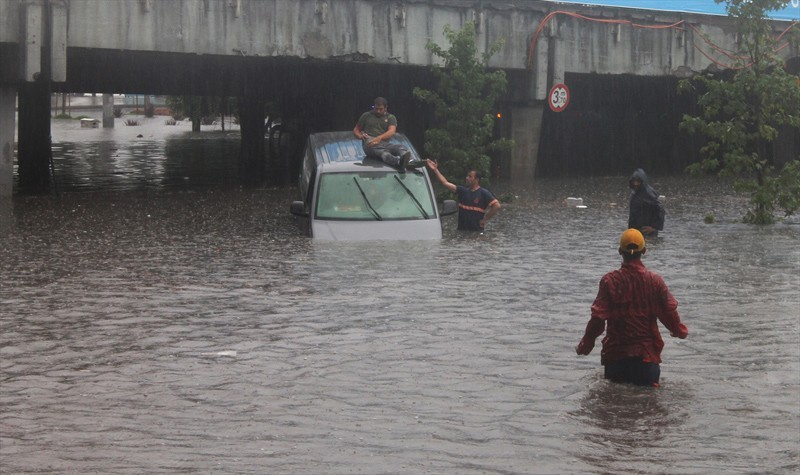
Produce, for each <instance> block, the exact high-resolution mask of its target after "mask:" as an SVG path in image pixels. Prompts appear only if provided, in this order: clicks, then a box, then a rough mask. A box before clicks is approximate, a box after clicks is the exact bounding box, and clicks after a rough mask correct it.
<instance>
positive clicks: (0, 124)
mask: <svg viewBox="0 0 800 475" xmlns="http://www.w3.org/2000/svg"><path fill="white" fill-rule="evenodd" d="M16 99H17V90H16V89H15V88H13V87H10V86H0V200H2V199H3V198H7V197H10V196H11V195H12V194H13V193H14V140H15V139H16V137H14V123H15V121H16V119H15V118H14V114H15V107H16Z"/></svg>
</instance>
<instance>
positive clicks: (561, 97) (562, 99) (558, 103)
mask: <svg viewBox="0 0 800 475" xmlns="http://www.w3.org/2000/svg"><path fill="white" fill-rule="evenodd" d="M547 103H548V104H550V109H552V111H553V112H561V111H563V110H564V109H566V108H567V104H569V88H568V87H567V85H566V84H556V85H555V86H553V87H552V89H550V97H549V98H548V100H547Z"/></svg>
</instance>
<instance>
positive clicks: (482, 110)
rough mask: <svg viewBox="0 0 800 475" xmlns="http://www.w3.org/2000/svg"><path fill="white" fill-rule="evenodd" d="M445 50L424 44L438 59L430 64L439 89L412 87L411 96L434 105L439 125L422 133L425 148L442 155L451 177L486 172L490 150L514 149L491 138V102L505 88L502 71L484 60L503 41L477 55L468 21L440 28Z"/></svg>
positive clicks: (493, 107) (507, 142) (493, 110)
mask: <svg viewBox="0 0 800 475" xmlns="http://www.w3.org/2000/svg"><path fill="white" fill-rule="evenodd" d="M444 35H445V37H446V38H447V41H448V42H449V43H450V48H449V49H448V50H445V49H443V48H442V47H440V46H439V45H437V44H434V43H432V42H428V44H427V48H428V50H429V51H431V52H432V53H433V54H434V55H435V56H438V57H439V58H441V59H442V63H443V64H442V65H441V66H438V65H435V66H433V67H432V68H431V70H432V72H433V75H434V77H435V78H436V80H437V81H438V91H430V90H426V89H421V88H419V87H415V88H414V96H415V97H417V98H418V99H419V100H420V101H422V102H423V103H427V104H430V105H432V106H433V108H434V115H435V117H436V119H437V123H438V124H437V125H439V127H438V128H431V129H428V130H427V131H425V152H426V154H428V155H429V156H432V157H434V158H439V159H441V167H442V170H443V171H444V172H445V174H449V175H450V176H466V174H467V172H468V171H469V170H472V169H474V170H477V171H478V172H480V173H481V174H482V176H484V177H489V176H490V164H491V160H490V158H489V156H488V153H489V152H492V151H504V150H509V149H510V148H511V147H513V145H514V143H513V141H511V140H508V139H497V140H494V139H493V136H494V126H495V113H496V103H497V100H498V98H500V97H501V96H502V95H503V94H505V92H506V89H507V87H508V81H507V80H506V75H505V71H502V70H497V71H489V70H488V62H489V59H490V58H491V57H492V56H493V55H494V54H495V53H497V52H498V51H499V50H500V48H501V47H502V45H503V42H502V41H497V42H495V43H494V44H492V45H491V46H490V47H489V48H488V49H487V51H486V52H485V53H483V55H482V56H480V57H479V56H478V51H477V48H476V46H475V25H474V24H473V23H471V22H468V23H466V24H465V25H464V27H463V28H462V29H461V30H460V31H454V30H453V29H452V28H451V27H450V26H449V25H447V26H445V29H444Z"/></svg>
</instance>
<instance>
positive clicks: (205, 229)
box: [0, 128, 800, 474]
mask: <svg viewBox="0 0 800 475" xmlns="http://www.w3.org/2000/svg"><path fill="white" fill-rule="evenodd" d="M106 132H107V131H106ZM58 133H62V134H64V135H66V136H68V138H69V143H64V144H62V145H61V146H62V147H63V148H64V149H67V148H68V147H70V146H72V147H74V148H76V149H77V148H79V145H78V142H81V139H79V138H75V136H76V135H77V134H79V133H80V131H79V132H69V131H67V132H63V131H61V132H59V131H56V132H55V133H54V140H56V141H59V140H61V141H64V140H65V139H64V138H59V136H58ZM93 133H94V132H93ZM122 133H123V132H122V131H121V129H119V128H118V129H115V131H113V134H122ZM115 140H117V142H115V143H119V144H121V145H117V146H116V147H117V150H118V153H119V155H120V156H121V157H128V156H129V155H132V154H133V152H129V151H128V149H127V148H128V147H129V145H126V142H125V141H124V140H118V139H115ZM188 140H189V139H187V141H188ZM83 142H86V141H83ZM173 145H174V146H177V147H178V148H180V147H189V145H187V144H184V145H181V144H180V141H177V142H174V143H173ZM86 146H87V145H86V144H85V143H83V144H82V145H81V147H86ZM106 146H107V147H110V145H108V144H107V145H106ZM159 147H161V149H162V150H163V148H164V139H157V140H153V143H152V145H151V146H149V148H148V147H147V146H145V147H144V149H143V150H141V152H140V153H139V154H138V155H136V157H135V158H131V159H129V162H128V164H129V168H128V170H129V172H127V173H126V174H124V175H122V176H120V178H119V179H118V180H116V181H115V180H114V178H113V177H114V176H115V170H116V169H117V165H115V162H114V160H111V161H109V156H108V154H106V155H105V157H104V155H103V153H101V152H98V153H97V155H96V158H91V157H88V156H87V155H88V154H87V153H86V152H82V153H83V154H84V158H83V162H82V163H84V165H82V166H84V167H85V168H84V170H85V171H84V172H80V173H78V172H76V173H75V177H80V176H83V177H84V180H85V183H87V185H86V186H85V187H83V188H81V189H82V190H84V191H83V192H76V191H70V192H66V191H64V189H65V188H66V185H64V186H62V191H61V193H60V194H59V195H58V196H42V197H22V196H17V197H14V199H13V200H10V201H9V200H6V201H4V202H3V201H0V203H2V206H0V218H1V219H2V220H1V221H0V270H2V272H0V467H2V470H0V471H2V472H3V473H25V472H66V473H132V474H133V473H136V474H138V473H175V472H189V473H197V472H200V473H303V474H306V473H365V474H373V473H459V474H462V473H504V474H505V473H698V474H701V473H702V474H706V473H796V472H797V471H798V470H800V344H799V343H798V342H799V341H800V313H799V312H800V310H799V309H800V290H798V274H799V273H798V270H800V225H798V220H794V221H792V222H791V223H788V224H780V225H777V226H773V227H751V226H746V225H742V224H737V223H735V222H734V220H735V218H736V217H738V216H739V215H741V211H742V206H743V204H744V201H743V199H742V198H741V197H738V196H734V195H732V194H730V193H728V192H722V191H720V190H725V189H726V188H724V187H719V186H718V185H716V184H715V183H714V182H711V181H696V180H690V179H686V178H684V177H678V178H662V179H661V180H659V181H658V184H657V189H658V190H659V192H661V193H662V194H665V195H666V196H667V200H668V201H667V208H668V216H667V229H666V232H664V233H663V235H662V237H661V238H660V239H659V240H658V241H656V242H653V243H651V246H650V252H649V253H648V255H647V258H646V264H647V265H648V266H649V267H650V268H652V269H654V270H656V271H657V272H659V273H661V274H662V275H663V276H664V278H665V280H666V281H667V283H668V285H669V286H670V288H671V290H672V292H673V294H674V295H675V296H676V298H677V299H678V301H679V303H680V308H679V310H680V312H681V315H682V317H683V319H684V321H685V323H686V324H687V325H688V327H689V329H690V332H691V333H690V336H689V339H687V340H683V341H680V340H675V339H670V338H668V337H665V339H666V347H665V350H664V354H663V356H664V364H663V365H662V387H661V388H660V389H658V390H651V389H642V388H635V387H630V386H625V385H613V384H609V383H607V382H605V381H604V380H603V379H602V374H601V368H600V365H599V353H598V351H599V344H598V348H597V349H596V351H595V352H594V353H593V354H592V355H590V356H589V357H578V356H576V355H575V353H574V350H573V348H574V346H575V344H576V343H577V342H578V339H579V338H580V336H581V334H582V332H583V329H584V326H585V324H586V321H587V319H588V316H589V306H590V304H591V302H592V300H593V299H594V296H595V294H596V291H597V283H598V281H599V279H600V277H601V276H602V274H603V273H605V272H607V271H609V270H611V269H613V268H615V267H617V266H618V265H619V257H618V256H617V255H616V253H615V249H614V247H615V245H614V244H615V240H616V239H617V237H618V235H619V232H620V231H621V230H622V228H623V227H624V225H625V223H626V219H627V205H626V196H627V190H626V189H625V185H626V184H625V179H626V178H625V177H612V178H604V179H595V180H563V181H544V180H541V181H537V182H536V183H534V185H533V187H532V189H530V190H508V189H504V190H497V191H511V192H513V193H515V194H517V195H518V196H519V198H518V199H517V200H515V201H514V202H513V203H509V204H506V205H505V206H504V209H503V210H502V211H501V213H500V215H498V217H497V219H496V220H494V221H493V222H492V224H491V226H490V229H489V230H488V232H486V233H485V235H482V236H476V235H465V234H459V233H458V232H456V231H455V230H454V227H455V219H454V218H453V217H450V218H445V238H444V239H443V240H442V241H441V242H436V243H430V242H419V243H418V242H403V243H358V244H342V243H340V244H318V243H314V242H311V241H309V240H308V239H307V238H305V237H302V236H300V235H299V233H298V231H297V229H296V228H295V227H294V224H293V222H292V219H291V218H290V217H289V214H288V207H289V202H290V201H291V200H292V199H293V198H294V190H291V189H259V190H240V189H237V188H236V187H227V186H217V187H213V186H212V187H208V186H199V187H198V186H193V183H192V182H193V180H192V179H191V177H192V176H199V175H200V174H201V173H200V172H199V171H197V170H194V169H192V168H191V167H189V168H188V169H187V170H189V171H188V172H185V173H183V176H188V177H190V178H189V179H188V180H183V182H181V181H178V180H175V177H176V176H178V175H180V173H179V174H170V173H169V172H168V170H169V167H164V168H162V169H161V170H162V171H161V172H148V171H145V169H148V167H150V168H149V169H151V170H152V169H153V168H152V167H155V166H156V165H155V163H156V162H154V161H150V162H148V163H149V164H145V163H144V162H146V161H148V160H152V159H153V157H155V159H156V160H161V161H162V162H170V160H174V159H173V158H169V157H164V156H163V155H161V158H158V156H159V152H158V149H159ZM130 148H131V149H133V146H132V145H131V146H130ZM56 158H57V172H59V170H58V169H59V168H61V170H60V172H59V173H60V174H61V176H65V177H66V176H68V175H69V174H68V173H67V168H69V167H70V166H71V165H69V164H68V163H66V161H64V160H62V161H61V163H58V161H59V157H56ZM126 159H127V158H126ZM76 167H77V165H76ZM92 170H104V171H103V174H104V176H106V177H112V178H107V180H108V181H103V182H102V186H99V187H98V186H93V185H92V183H96V182H95V175H94V174H93V172H92ZM148 173H150V175H148ZM212 176H213V174H212ZM218 176H220V175H218ZM125 177H127V178H130V181H128V182H125V183H123V182H124V178H125ZM140 178H141V180H144V181H141V180H140ZM145 178H146V180H145ZM151 180H152V182H155V181H158V180H160V182H161V183H166V184H168V185H164V186H160V187H156V186H150V185H147V186H138V185H132V184H135V183H143V182H146V183H152V182H151ZM224 180H225V179H224V178H222V180H221V181H220V182H218V184H219V185H222V184H223V182H224ZM184 182H188V183H184ZM497 187H498V188H502V186H500V185H497ZM98 188H99V189H98ZM111 190H113V191H111ZM567 196H581V197H583V198H584V201H585V204H586V205H587V206H588V208H587V209H582V210H581V209H575V208H567V207H566V206H565V205H564V203H563V200H564V198H566V197H567ZM612 203H616V205H613V204H612ZM707 212H714V213H715V214H716V216H717V223H715V224H704V223H703V216H704V215H705V214H706V213H707ZM662 333H664V334H666V333H667V332H662Z"/></svg>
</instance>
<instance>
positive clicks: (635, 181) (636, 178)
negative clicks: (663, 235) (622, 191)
mask: <svg viewBox="0 0 800 475" xmlns="http://www.w3.org/2000/svg"><path fill="white" fill-rule="evenodd" d="M628 186H630V188H631V202H630V213H629V215H628V227H629V228H633V229H638V230H639V231H641V232H642V234H644V235H645V236H647V237H656V236H658V232H659V231H661V230H662V229H664V214H665V213H664V206H663V205H662V204H661V202H660V201H659V200H658V193H656V190H654V189H653V187H651V186H650V183H648V180H647V174H645V172H644V170H642V169H641V168H637V169H636V171H635V172H633V175H631V177H630V179H629V180H628Z"/></svg>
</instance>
